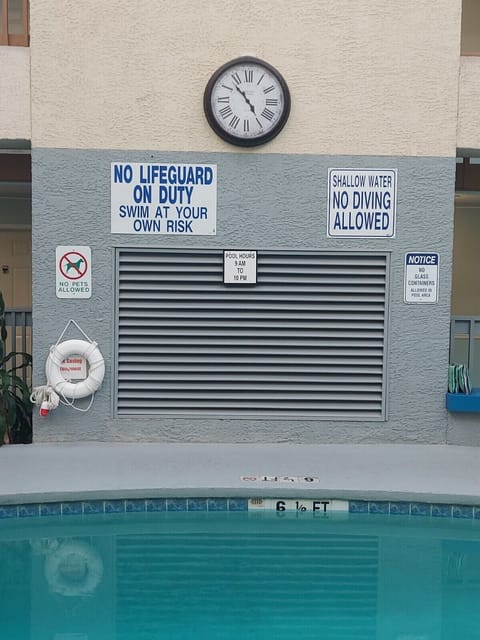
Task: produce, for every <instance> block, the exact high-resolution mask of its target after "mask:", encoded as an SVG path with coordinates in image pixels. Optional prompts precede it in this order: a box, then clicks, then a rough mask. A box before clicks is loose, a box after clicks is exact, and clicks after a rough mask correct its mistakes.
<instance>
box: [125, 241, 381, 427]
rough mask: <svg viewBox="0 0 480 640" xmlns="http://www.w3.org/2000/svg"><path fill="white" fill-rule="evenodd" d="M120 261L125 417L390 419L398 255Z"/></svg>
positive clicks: (177, 255) (193, 255) (196, 253)
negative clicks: (391, 282)
mask: <svg viewBox="0 0 480 640" xmlns="http://www.w3.org/2000/svg"><path fill="white" fill-rule="evenodd" d="M257 260H258V262H257V284H256V285H254V286H251V285H250V286H241V285H238V286H236V285H224V283H223V252H222V251H220V250H215V251H204V250H191V251H188V250H187V251H185V250H182V251H180V250H178V251H177V250H169V251H158V250H157V251H147V250H140V251H130V250H120V251H119V252H118V313H117V318H118V326H117V340H118V372H117V413H118V414H119V415H124V414H150V415H155V414H165V413H167V414H181V413H183V414H185V413H187V414H190V415H195V414H197V415H206V414H209V415H216V416H222V415H235V416H259V417H288V416H298V417H313V418H327V417H328V418H336V417H338V418H346V419H353V420H358V419H375V418H376V419H382V418H383V415H384V352H385V318H386V280H387V256H386V255H385V254H352V253H345V254H324V253H319V252H272V251H259V252H258V253H257Z"/></svg>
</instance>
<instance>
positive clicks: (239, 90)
mask: <svg viewBox="0 0 480 640" xmlns="http://www.w3.org/2000/svg"><path fill="white" fill-rule="evenodd" d="M235 89H236V90H237V91H238V93H241V94H242V96H243V97H244V99H245V102H246V103H247V104H248V106H249V107H250V111H252V112H253V113H254V114H255V107H254V106H253V104H252V103H251V102H250V100H249V99H248V98H247V96H246V93H245V91H242V90H241V89H240V88H239V87H238V85H235ZM255 115H256V114H255Z"/></svg>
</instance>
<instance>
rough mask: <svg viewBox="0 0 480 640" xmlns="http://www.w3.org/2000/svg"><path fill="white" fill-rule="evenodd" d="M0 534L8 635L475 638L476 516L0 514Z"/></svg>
mask: <svg viewBox="0 0 480 640" xmlns="http://www.w3.org/2000/svg"><path fill="white" fill-rule="evenodd" d="M192 504H193V502H192ZM232 504H233V503H232ZM30 507H32V508H33V507H34V505H30ZM104 511H105V505H104ZM390 513H391V514H393V513H395V512H392V511H391V512H390ZM410 513H411V509H410ZM17 514H18V512H17ZM24 515H25V514H24ZM30 515H31V514H30ZM0 542H1V544H0V597H1V602H2V612H3V615H2V621H1V637H2V638H5V639H8V640H47V639H48V640H100V639H101V640H142V639H145V640H146V639H148V640H154V639H157V638H162V639H163V638H166V639H168V640H180V639H182V640H187V639H192V640H193V639H198V640H204V639H207V638H208V639H217V638H218V639H220V638H221V639H222V640H225V639H232V640H247V639H262V640H284V639H285V640H286V639H287V638H288V639H292V638H295V639H296V640H307V639H308V640H310V639H312V640H313V639H319V638H321V639H322V640H323V639H327V640H329V639H344V640H347V639H350V638H352V639H353V638H355V640H362V639H368V640H373V639H375V640H387V639H388V640H390V639H391V640H420V639H422V640H427V639H428V640H433V639H438V640H440V638H441V639H442V640H449V639H450V638H452V639H453V638H455V639H456V640H458V639H465V638H477V637H480V635H479V634H480V632H479V629H480V613H479V607H478V597H479V595H480V520H478V519H475V518H469V519H466V518H465V517H457V518H453V517H431V516H423V517H420V516H414V515H408V516H405V515H382V514H379V513H377V514H372V513H370V514H365V513H348V512H330V513H322V512H319V511H317V512H312V511H306V512H303V511H301V510H299V511H296V512H290V511H269V510H265V511H263V510H250V511H244V510H240V511H235V510H231V511H214V510H210V511H176V510H175V511H174V510H170V511H168V510H165V511H157V512H154V511H152V512H145V511H144V512H141V513H125V512H122V513H115V512H110V513H102V514H92V515H88V516H87V515H75V514H74V513H71V514H70V515H68V517H65V514H64V515H63V516H51V515H47V516H45V517H41V518H40V517H38V518H35V517H34V518H32V517H26V518H22V517H17V518H4V519H3V520H2V521H1V523H0Z"/></svg>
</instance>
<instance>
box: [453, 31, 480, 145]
mask: <svg viewBox="0 0 480 640" xmlns="http://www.w3.org/2000/svg"><path fill="white" fill-rule="evenodd" d="M479 28H480V25H479ZM457 147H458V148H459V149H465V150H480V57H464V58H461V61H460V83H459V98H458V129H457ZM475 155H478V154H477V153H475Z"/></svg>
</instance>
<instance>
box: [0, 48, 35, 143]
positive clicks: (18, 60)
mask: <svg viewBox="0 0 480 640" xmlns="http://www.w3.org/2000/svg"><path fill="white" fill-rule="evenodd" d="M0 69H1V72H0V140H2V139H4V140H30V137H31V121H30V50H29V49H28V48H27V47H0Z"/></svg>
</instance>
